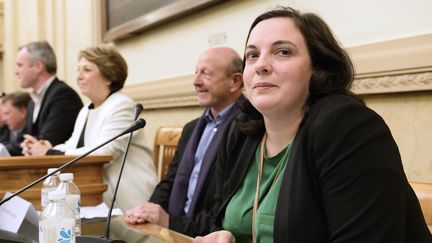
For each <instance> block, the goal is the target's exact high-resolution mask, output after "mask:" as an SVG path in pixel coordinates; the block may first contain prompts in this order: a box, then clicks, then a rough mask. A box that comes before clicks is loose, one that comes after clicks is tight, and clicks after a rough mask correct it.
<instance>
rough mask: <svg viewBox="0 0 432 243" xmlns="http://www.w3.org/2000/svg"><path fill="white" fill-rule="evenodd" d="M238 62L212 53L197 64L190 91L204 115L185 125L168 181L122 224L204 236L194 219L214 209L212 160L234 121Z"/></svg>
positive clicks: (229, 52) (225, 51)
mask: <svg viewBox="0 0 432 243" xmlns="http://www.w3.org/2000/svg"><path fill="white" fill-rule="evenodd" d="M242 68H243V62H242V60H241V58H240V56H239V55H238V54H237V53H236V52H235V51H234V50H233V49H231V48H226V47H221V48H212V49H209V50H207V51H205V52H204V53H203V54H202V55H201V56H200V57H199V59H198V64H197V66H196V70H195V79H194V81H193V85H194V86H195V90H196V92H197V95H198V101H199V104H200V106H202V107H206V109H205V111H204V114H203V115H202V116H201V117H200V118H198V119H195V120H193V121H191V122H189V123H188V124H186V125H185V127H184V129H183V132H182V136H181V138H180V141H179V144H178V147H177V152H176V154H175V156H174V158H173V160H172V162H171V164H170V167H169V169H168V172H167V175H166V177H165V178H164V180H162V181H161V182H160V183H159V184H158V185H157V187H156V189H155V191H154V192H153V194H152V196H151V197H150V200H149V201H148V202H144V203H142V204H141V205H138V206H136V207H135V208H133V209H131V210H128V211H127V215H126V218H125V220H126V222H128V223H131V224H137V223H144V222H151V223H155V224H159V225H161V226H163V227H167V228H170V229H172V230H175V231H178V232H181V233H183V234H187V235H190V236H195V235H196V234H203V233H207V232H208V231H207V230H208V229H205V228H204V227H202V226H203V224H201V223H200V220H201V219H200V218H201V217H200V218H198V217H195V216H196V215H197V214H198V213H200V212H202V211H208V210H210V209H211V208H212V206H213V196H214V192H215V190H216V182H215V181H214V180H215V178H214V175H215V163H214V161H215V159H216V152H217V151H218V147H219V146H220V141H221V137H222V135H223V133H224V131H225V129H227V128H228V127H229V124H230V123H231V121H232V120H233V119H234V117H235V116H236V115H237V113H238V111H239V108H238V106H237V104H235V102H236V100H237V99H239V98H240V97H241V98H242V96H241V87H242V85H243V78H242Z"/></svg>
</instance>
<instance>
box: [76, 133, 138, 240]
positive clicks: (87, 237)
mask: <svg viewBox="0 0 432 243" xmlns="http://www.w3.org/2000/svg"><path fill="white" fill-rule="evenodd" d="M132 135H133V132H131V133H130V135H129V140H128V143H127V145H126V150H125V152H124V155H123V161H122V165H121V167H120V172H119V176H118V179H117V184H116V187H115V190H114V194H113V197H112V200H111V206H110V208H109V212H108V215H107V221H106V223H105V232H104V235H103V236H102V237H97V236H77V243H92V242H94V243H99V242H100V243H103V242H107V243H108V242H111V243H126V242H125V241H123V240H110V238H109V233H110V224H111V216H112V215H111V214H112V211H113V208H114V203H115V200H116V198H117V191H118V188H119V185H120V180H121V177H122V175H123V168H124V165H125V163H126V157H127V154H128V152H129V146H130V143H131V140H132Z"/></svg>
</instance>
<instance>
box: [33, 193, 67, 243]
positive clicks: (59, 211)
mask: <svg viewBox="0 0 432 243" xmlns="http://www.w3.org/2000/svg"><path fill="white" fill-rule="evenodd" d="M65 198H66V194H65V193H64V192H60V191H50V192H49V193H48V200H49V203H48V205H47V207H46V208H45V209H44V210H43V211H42V214H41V216H40V219H39V242H40V243H66V242H69V243H74V242H75V233H74V228H75V215H74V214H73V212H72V209H71V208H70V207H69V206H68V205H67V203H66V201H65Z"/></svg>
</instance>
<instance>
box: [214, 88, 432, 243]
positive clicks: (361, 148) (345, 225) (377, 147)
mask: <svg viewBox="0 0 432 243" xmlns="http://www.w3.org/2000/svg"><path fill="white" fill-rule="evenodd" d="M234 125H235V123H233V127H234V128H233V129H231V130H230V131H231V132H230V134H228V135H226V137H225V139H226V140H224V141H226V143H224V144H225V146H223V147H221V152H220V153H219V154H218V156H219V159H218V169H217V171H218V178H219V180H220V181H219V185H224V189H223V190H219V192H218V194H217V196H216V198H217V199H218V202H222V206H221V207H220V210H219V213H218V214H217V217H216V218H215V223H216V226H217V227H218V228H219V229H220V228H221V221H222V218H223V215H224V212H225V208H226V206H227V204H228V202H229V200H230V199H231V197H232V196H233V195H234V194H235V193H236V191H237V189H238V188H239V185H240V184H241V182H242V181H243V179H244V177H245V175H246V172H247V169H248V167H249V164H250V163H251V161H252V157H253V155H254V153H255V150H256V148H257V146H258V144H259V142H260V140H261V138H262V136H263V132H261V133H260V134H257V135H246V134H244V133H242V132H240V130H239V129H238V127H236V125H235V126H234ZM225 172H230V173H232V174H231V175H232V176H226V174H225ZM225 181H227V182H226V183H225ZM220 188H222V187H220ZM252 193H253V192H252ZM216 204H217V203H216ZM274 242H322V243H323V242H350V243H353V242H354V243H355V242H359V243H363V242H368V243H373V242H383V243H384V242H412V243H420V242H432V237H431V234H430V232H429V230H428V228H427V226H426V223H425V220H424V218H423V215H422V212H421V209H420V206H419V202H418V200H417V198H416V196H415V194H414V192H413V190H412V188H411V187H410V185H409V184H408V181H407V178H406V176H405V174H404V171H403V168H402V163H401V158H400V155H399V151H398V147H397V145H396V143H395V141H394V140H393V137H392V135H391V133H390V130H389V128H388V127H387V125H386V124H385V122H384V121H383V119H382V118H381V117H380V116H379V115H378V114H376V113H375V112H374V111H372V110H371V109H369V108H367V107H366V106H364V105H362V104H360V103H358V102H357V101H355V100H354V99H352V98H350V97H348V96H342V95H339V96H331V97H327V98H323V99H322V100H320V101H318V102H317V103H316V104H315V105H314V106H313V107H312V109H311V112H310V113H309V115H308V116H307V117H305V118H304V120H303V122H302V124H301V126H300V128H299V130H298V132H297V135H296V137H295V139H294V141H293V145H292V150H291V155H290V158H289V160H288V163H287V167H286V169H285V172H284V175H283V181H282V184H281V188H280V192H279V198H278V201H277V204H276V212H275V217H274Z"/></svg>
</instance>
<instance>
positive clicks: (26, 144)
mask: <svg viewBox="0 0 432 243" xmlns="http://www.w3.org/2000/svg"><path fill="white" fill-rule="evenodd" d="M37 141H38V140H37V139H36V138H35V137H33V136H32V135H29V134H24V141H23V142H22V143H21V144H20V146H21V148H22V153H23V154H24V155H25V156H30V155H32V154H31V146H32V145H33V143H36V142H37Z"/></svg>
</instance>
